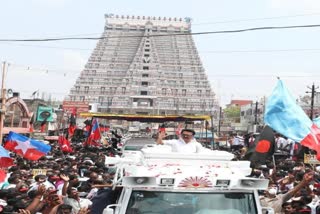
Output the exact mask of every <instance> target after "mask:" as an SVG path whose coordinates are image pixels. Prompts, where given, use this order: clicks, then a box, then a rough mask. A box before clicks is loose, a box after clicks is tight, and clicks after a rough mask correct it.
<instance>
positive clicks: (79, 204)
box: [63, 197, 92, 214]
mask: <svg viewBox="0 0 320 214" xmlns="http://www.w3.org/2000/svg"><path fill="white" fill-rule="evenodd" d="M63 202H64V204H69V205H70V206H72V213H73V214H77V213H78V212H79V210H80V209H81V208H88V207H90V206H91V205H92V202H91V201H90V200H89V199H86V198H80V199H79V201H77V200H76V199H74V198H69V197H64V198H63Z"/></svg>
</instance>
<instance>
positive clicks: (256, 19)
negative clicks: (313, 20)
mask: <svg viewBox="0 0 320 214" xmlns="http://www.w3.org/2000/svg"><path fill="white" fill-rule="evenodd" d="M318 15H320V13H308V14H296V15H289V16H273V17H262V18H252V19H231V20H225V21H216V22H203V23H195V24H192V26H197V25H214V24H225V23H236V22H248V21H261V20H272V19H283V18H295V17H303V16H318Z"/></svg>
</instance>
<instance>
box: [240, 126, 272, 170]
mask: <svg viewBox="0 0 320 214" xmlns="http://www.w3.org/2000/svg"><path fill="white" fill-rule="evenodd" d="M274 152H275V138H274V131H273V130H272V129H271V128H270V127H269V126H267V125H266V126H265V127H264V128H263V130H262V132H261V134H260V136H259V137H257V138H256V140H255V142H254V144H253V145H252V146H251V147H250V148H249V149H248V151H247V153H246V155H245V159H247V160H250V161H251V164H252V165H253V166H255V165H257V164H265V163H266V160H267V159H268V158H269V157H271V156H272V155H273V154H274Z"/></svg>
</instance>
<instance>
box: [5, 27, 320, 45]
mask: <svg viewBox="0 0 320 214" xmlns="http://www.w3.org/2000/svg"><path fill="white" fill-rule="evenodd" d="M316 27H320V24H315V25H290V26H275V27H271V26H270V27H255V28H245V29H238V30H221V31H207V32H197V33H189V32H187V33H173V34H154V35H142V36H134V35H131V36H130V35H129V36H102V37H61V38H44V39H0V42H50V41H66V40H99V39H112V38H143V37H167V36H187V35H194V36H195V35H208V34H226V33H242V32H248V31H260V30H281V29H297V28H316Z"/></svg>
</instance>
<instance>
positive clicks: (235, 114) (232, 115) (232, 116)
mask: <svg viewBox="0 0 320 214" xmlns="http://www.w3.org/2000/svg"><path fill="white" fill-rule="evenodd" d="M223 112H224V116H225V119H228V120H229V121H232V122H240V107H239V106H230V107H227V108H225V109H224V110H223Z"/></svg>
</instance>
